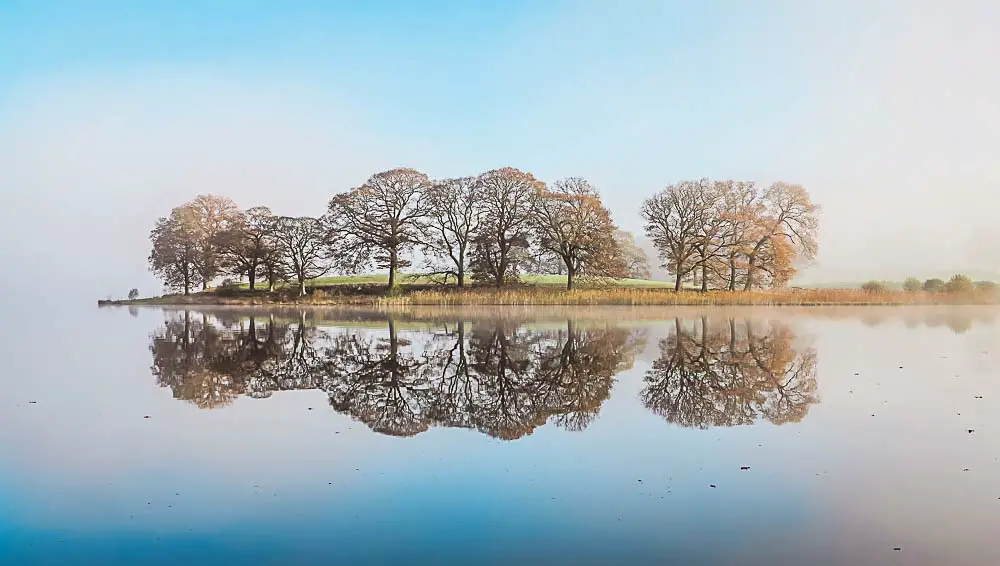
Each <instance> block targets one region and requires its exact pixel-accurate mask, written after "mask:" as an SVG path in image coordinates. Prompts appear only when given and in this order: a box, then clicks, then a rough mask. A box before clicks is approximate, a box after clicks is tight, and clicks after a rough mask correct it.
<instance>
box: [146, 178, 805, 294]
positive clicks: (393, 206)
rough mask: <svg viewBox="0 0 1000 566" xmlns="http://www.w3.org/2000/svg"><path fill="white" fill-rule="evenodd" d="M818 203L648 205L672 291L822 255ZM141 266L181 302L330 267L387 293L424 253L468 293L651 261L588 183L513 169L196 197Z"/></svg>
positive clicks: (776, 278)
mask: <svg viewBox="0 0 1000 566" xmlns="http://www.w3.org/2000/svg"><path fill="white" fill-rule="evenodd" d="M817 209H818V207H817V206H816V205H814V204H813V203H812V202H811V200H810V198H809V194H808V192H807V191H806V190H805V189H804V188H803V187H801V186H799V185H790V184H786V183H774V184H773V185H771V186H770V187H768V188H767V189H761V188H758V187H757V185H756V184H755V183H753V182H750V181H710V180H708V179H701V180H697V181H683V182H680V183H677V184H674V185H669V186H667V187H666V188H664V189H663V190H661V191H660V192H658V193H656V194H654V195H653V196H651V197H650V198H648V199H646V200H645V201H644V202H643V203H642V207H641V210H640V212H641V215H642V218H643V220H644V221H645V232H646V235H647V237H648V238H649V239H650V240H651V241H652V243H653V245H654V246H655V247H656V249H657V252H658V256H659V259H660V261H661V263H662V266H663V267H665V268H666V269H668V270H669V272H670V273H671V274H673V276H674V278H675V289H678V290H679V289H680V288H681V285H682V283H683V282H684V281H685V280H686V279H687V278H690V279H691V280H692V282H693V283H694V284H696V285H699V286H700V287H701V289H703V290H708V289H710V288H718V289H728V290H734V291H735V290H750V289H753V288H760V287H766V286H782V285H784V284H786V283H787V282H788V280H789V279H790V278H791V277H792V276H793V275H794V274H795V267H794V266H795V265H798V264H800V263H802V262H806V261H809V260H811V259H812V258H813V257H814V256H815V253H816V228H817V220H816V216H815V213H816V211H817ZM150 240H151V242H152V251H151V252H150V255H149V263H150V267H151V269H152V271H153V272H154V273H156V274H157V275H158V276H159V277H160V278H161V279H162V280H163V282H164V284H165V285H166V286H167V287H169V288H172V289H176V290H182V291H183V292H184V294H189V293H190V292H191V289H192V288H196V287H197V286H199V285H200V286H201V288H202V289H206V288H207V287H208V286H209V285H210V284H211V283H212V282H213V281H215V280H216V279H217V278H219V277H224V276H227V275H229V276H236V277H239V278H245V279H247V280H248V281H249V283H250V288H251V290H254V289H257V287H258V282H259V281H265V282H266V284H267V288H268V290H274V288H275V286H276V285H277V284H278V283H280V282H284V281H292V282H295V283H296V284H297V286H298V291H299V294H300V295H303V294H305V292H306V282H307V281H309V280H311V279H314V278H316V277H320V276H322V275H325V274H327V273H329V272H332V271H336V272H341V273H358V272H362V271H365V270H368V269H371V268H373V267H377V268H382V269H388V271H389V285H388V288H389V291H390V292H391V291H392V290H393V289H394V287H395V286H396V284H397V273H398V271H399V269H400V268H405V267H409V266H410V265H411V259H410V258H412V252H413V251H414V250H419V251H420V252H421V255H422V257H423V258H424V261H425V263H426V265H424V266H423V272H424V273H426V274H429V275H436V276H438V279H439V280H441V281H443V282H444V283H448V282H451V281H454V283H455V284H456V285H457V286H458V287H464V286H465V285H466V284H467V282H468V281H469V280H471V281H473V282H477V283H482V284H489V285H493V286H496V287H503V286H505V285H507V284H510V283H513V282H516V281H517V280H518V278H519V276H520V275H521V274H522V273H526V272H529V271H531V272H536V273H552V274H565V275H566V286H567V288H568V289H572V288H573V285H574V282H575V281H577V280H578V279H579V278H625V277H630V278H639V279H646V278H649V266H648V264H647V260H646V255H645V254H644V253H643V252H642V250H640V249H639V248H638V247H637V246H636V244H635V241H634V238H633V236H632V234H630V233H628V232H625V231H622V230H620V229H618V227H617V226H616V225H615V223H614V222H613V221H612V219H611V214H610V213H609V212H608V210H607V208H605V207H604V204H603V203H602V201H601V196H600V194H599V193H598V191H597V189H596V188H594V187H593V186H592V185H591V184H590V183H589V182H587V181H586V180H585V179H582V178H578V177H571V178H567V179H562V180H559V181H556V182H554V183H552V184H551V185H546V184H545V183H544V182H542V181H539V180H538V179H536V178H535V177H534V176H533V175H531V174H530V173H526V172H524V171H520V170H518V169H514V168H511V167H506V168H503V169H494V170H492V171H487V172H486V173H483V174H481V175H479V176H474V177H460V178H454V179H444V180H431V179H429V178H428V177H427V175H425V174H423V173H421V172H419V171H416V170H413V169H392V170H389V171H384V172H381V173H376V174H375V175H372V176H371V177H370V178H369V179H368V180H367V181H366V182H365V183H364V184H363V185H361V186H360V187H357V188H354V189H351V190H349V191H346V192H343V193H339V194H336V195H334V196H333V198H332V199H331V200H330V203H329V206H328V207H327V210H326V212H325V213H324V214H323V215H321V216H318V217H290V216H277V215H275V214H273V213H272V212H271V210H270V209H269V208H267V207H263V206H257V207H253V208H250V209H247V210H241V209H240V208H239V207H237V206H236V204H235V203H234V202H233V201H232V200H230V199H228V198H225V197H221V196H216V195H201V196H198V197H196V198H195V199H194V200H192V201H191V202H188V203H186V204H184V205H181V206H179V207H177V208H174V209H173V210H172V211H171V212H170V215H169V216H167V217H164V218H160V219H159V220H157V222H156V226H155V227H154V228H153V230H152V232H151V233H150Z"/></svg>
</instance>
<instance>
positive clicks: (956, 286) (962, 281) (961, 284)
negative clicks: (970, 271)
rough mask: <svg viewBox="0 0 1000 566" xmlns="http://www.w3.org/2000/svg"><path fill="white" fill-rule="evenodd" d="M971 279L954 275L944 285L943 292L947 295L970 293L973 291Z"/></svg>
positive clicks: (966, 276)
mask: <svg viewBox="0 0 1000 566" xmlns="http://www.w3.org/2000/svg"><path fill="white" fill-rule="evenodd" d="M973 288H974V287H973V285H972V279H969V276H968V275H962V274H960V273H959V274H956V275H952V277H951V279H949V280H948V282H947V283H945V286H944V290H945V291H947V292H949V293H971V292H972V290H973Z"/></svg>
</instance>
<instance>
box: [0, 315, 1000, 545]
mask: <svg viewBox="0 0 1000 566" xmlns="http://www.w3.org/2000/svg"><path fill="white" fill-rule="evenodd" d="M997 314H998V311H997V310H995V309H982V308H978V309H971V308H934V309H920V308H897V309H879V308H863V309H840V308H825V309H794V308H786V309H771V310H768V309H755V310H742V309H714V310H704V311H702V310H696V309H615V308H600V309H558V308H550V309H531V310H518V309H504V310H484V309H478V310H464V311H455V310H446V309H430V310H410V311H401V312H398V313H393V314H391V315H390V314H386V313H372V312H363V311H337V310H311V311H310V310H307V311H300V310H296V309H278V310H263V309H262V310H255V311H239V310H228V309H208V310H205V311H183V310H174V309H167V310H160V309H136V310H134V311H131V312H130V311H129V310H127V309H100V310H97V309H95V310H80V311H69V312H66V313H63V315H62V316H60V317H56V316H52V317H39V318H40V319H38V320H36V319H31V318H30V317H29V318H25V319H23V320H19V321H18V325H19V327H20V328H21V331H19V332H13V333H9V334H8V335H7V336H6V338H5V345H4V346H3V348H2V353H3V356H4V360H5V362H6V367H7V369H6V371H4V372H3V374H2V376H0V386H2V387H3V389H4V391H5V394H4V396H3V400H2V404H3V406H2V408H0V454H3V458H2V460H0V563H3V564H67V563H72V564H135V563H143V564H175V563H179V562H184V563H187V564H190V565H199V564H230V563H232V564H244V565H246V564H286V563H289V564H291V563H294V564H329V563H345V564H347V563H349V564H384V563H407V564H469V563H486V564H511V563H516V564H608V563H629V564H663V563H678V564H733V563H738V564H762V565H763V564H767V565H776V564H779V565H780V564H806V563H808V564H820V565H827V564H828V565H840V564H927V565H931V564H952V565H981V564H996V563H1000V549H998V547H997V545H996V544H995V540H994V539H995V531H996V525H998V524H1000V442H998V437H997V435H998V428H1000V427H998V424H1000V423H998V421H1000V417H998V414H1000V413H998V411H997V403H998V400H1000V382H998V368H997V356H998V355H1000V349H998V348H997V345H998V340H997V339H998V336H1000V323H998V320H997ZM895 549H899V550H895Z"/></svg>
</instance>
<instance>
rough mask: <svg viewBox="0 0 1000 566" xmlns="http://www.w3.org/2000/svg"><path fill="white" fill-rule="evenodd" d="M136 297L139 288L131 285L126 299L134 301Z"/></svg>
mask: <svg viewBox="0 0 1000 566" xmlns="http://www.w3.org/2000/svg"><path fill="white" fill-rule="evenodd" d="M138 298H139V290H138V289H136V288H134V287H133V288H132V290H130V291H129V292H128V300H130V301H134V300H136V299H138Z"/></svg>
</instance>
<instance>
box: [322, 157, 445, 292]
mask: <svg viewBox="0 0 1000 566" xmlns="http://www.w3.org/2000/svg"><path fill="white" fill-rule="evenodd" d="M429 188H430V181H429V180H428V179H427V175H424V174H423V173H421V172H419V171H416V170H414V169H392V170H389V171H383V172H381V173H376V174H374V175H372V176H371V177H370V178H369V179H368V181H366V182H365V184H364V185H361V186H360V187H358V188H356V189H352V190H351V191H348V192H346V193H341V194H338V195H335V196H334V197H333V199H331V200H330V206H329V212H328V216H327V218H328V221H329V222H330V223H331V225H332V226H333V227H334V228H335V229H336V231H337V232H338V243H339V250H340V253H339V254H338V255H340V257H341V258H342V260H343V261H344V262H345V265H344V267H345V268H351V267H353V268H357V267H360V266H363V265H366V264H370V263H372V262H374V263H375V264H376V265H378V266H379V267H388V268H389V289H390V290H391V289H392V288H393V287H394V286H395V284H396V271H397V270H398V268H399V267H401V266H404V267H405V266H406V265H408V262H407V261H406V260H403V259H402V258H401V257H400V255H401V254H402V253H403V252H405V251H406V250H407V249H409V248H410V247H412V246H413V245H415V244H417V243H419V242H420V222H421V220H422V219H423V218H424V217H425V216H427V214H428V213H429V212H430V206H429V201H430V199H428V198H426V193H427V192H428V189H429Z"/></svg>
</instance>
